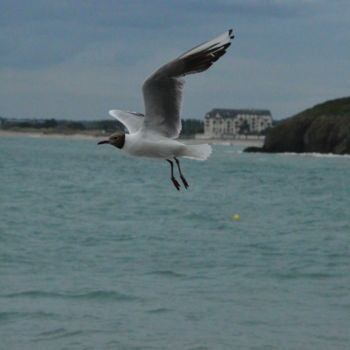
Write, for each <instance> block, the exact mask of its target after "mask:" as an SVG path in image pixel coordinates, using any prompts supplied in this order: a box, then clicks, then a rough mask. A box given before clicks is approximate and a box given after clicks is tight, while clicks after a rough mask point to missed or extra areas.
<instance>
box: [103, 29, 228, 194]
mask: <svg viewBox="0 0 350 350" xmlns="http://www.w3.org/2000/svg"><path fill="white" fill-rule="evenodd" d="M233 38H234V35H233V30H232V29H230V30H228V31H226V32H225V33H223V34H221V35H219V36H217V37H216V38H214V39H212V40H209V41H206V42H204V43H202V44H200V45H198V46H195V47H194V48H192V49H191V50H188V51H186V52H184V53H183V54H182V55H180V56H179V57H177V58H175V59H174V60H172V61H170V62H169V63H167V64H165V65H164V66H162V67H160V68H159V69H158V70H156V71H155V72H154V73H153V74H152V75H151V76H150V77H149V78H148V79H146V81H145V82H144V84H143V87H142V91H143V99H144V105H145V114H141V113H135V112H125V111H121V110H111V111H109V114H110V115H111V116H112V117H114V118H116V119H117V120H118V121H119V122H121V123H122V124H123V125H124V126H125V128H126V129H127V131H128V133H122V132H116V133H113V134H112V135H111V136H110V137H109V139H108V140H104V141H100V142H98V144H99V145H102V144H110V145H112V146H115V147H117V148H119V149H120V150H122V151H124V152H125V153H126V154H128V155H130V156H135V157H148V158H154V159H161V160H166V161H167V162H168V163H169V164H170V171H171V177H170V179H171V181H172V183H173V185H174V186H175V188H176V189H177V190H180V187H181V186H180V183H179V182H178V181H177V179H176V178H175V176H174V163H173V161H175V163H176V166H177V169H178V172H179V176H180V179H181V181H182V184H183V185H184V187H185V188H186V189H187V188H188V187H189V184H188V182H187V180H186V178H185V176H184V175H183V173H182V171H181V167H180V161H179V159H178V158H180V157H185V158H191V159H197V160H205V159H207V158H208V157H209V156H210V154H211V152H212V149H211V147H210V146H209V145H208V144H200V145H185V144H183V143H181V142H179V141H177V140H176V139H177V138H178V137H179V135H180V132H181V118H180V108H181V100H182V89H183V86H184V79H183V77H184V76H185V75H188V74H194V73H200V72H203V71H205V70H207V69H208V68H209V67H210V66H211V65H212V64H213V63H214V62H215V61H217V60H218V59H219V58H220V57H221V56H222V55H224V54H225V52H226V50H227V48H228V47H229V46H230V45H231V40H232V39H233Z"/></svg>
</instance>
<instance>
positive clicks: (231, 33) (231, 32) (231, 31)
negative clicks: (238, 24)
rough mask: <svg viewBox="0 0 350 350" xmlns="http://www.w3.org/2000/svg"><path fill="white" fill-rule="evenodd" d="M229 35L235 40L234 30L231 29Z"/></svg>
mask: <svg viewBox="0 0 350 350" xmlns="http://www.w3.org/2000/svg"><path fill="white" fill-rule="evenodd" d="M228 35H229V36H230V39H233V38H234V37H235V35H234V34H233V29H230V30H229V31H228Z"/></svg>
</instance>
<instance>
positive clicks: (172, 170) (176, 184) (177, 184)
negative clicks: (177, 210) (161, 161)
mask: <svg viewBox="0 0 350 350" xmlns="http://www.w3.org/2000/svg"><path fill="white" fill-rule="evenodd" d="M166 161H167V162H168V163H170V167H171V181H172V182H173V184H174V186H175V187H176V189H177V190H178V191H180V184H179V183H178V182H177V180H176V179H175V177H174V164H173V162H172V161H171V160H170V159H167V160H166Z"/></svg>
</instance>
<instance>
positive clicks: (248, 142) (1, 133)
mask: <svg viewBox="0 0 350 350" xmlns="http://www.w3.org/2000/svg"><path fill="white" fill-rule="evenodd" d="M0 137H32V138H50V139H77V140H97V139H103V138H104V136H93V135H87V134H71V135H66V134H44V133H40V132H38V133H35V132H21V131H7V130H0ZM180 141H181V142H183V143H186V144H200V143H209V144H210V145H220V146H243V147H248V146H256V147H260V146H262V145H263V143H264V139H263V138H259V139H257V138H248V139H232V140H222V139H208V140H206V139H181V140H180Z"/></svg>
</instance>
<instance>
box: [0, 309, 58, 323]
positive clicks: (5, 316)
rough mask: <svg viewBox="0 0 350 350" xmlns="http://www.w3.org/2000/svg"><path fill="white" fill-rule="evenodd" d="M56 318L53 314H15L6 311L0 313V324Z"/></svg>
mask: <svg viewBox="0 0 350 350" xmlns="http://www.w3.org/2000/svg"><path fill="white" fill-rule="evenodd" d="M54 317H57V315H56V314H54V313H49V312H40V311H38V312H17V311H8V312H0V323H1V322H7V321H12V320H17V319H24V318H25V319H47V318H54Z"/></svg>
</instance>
